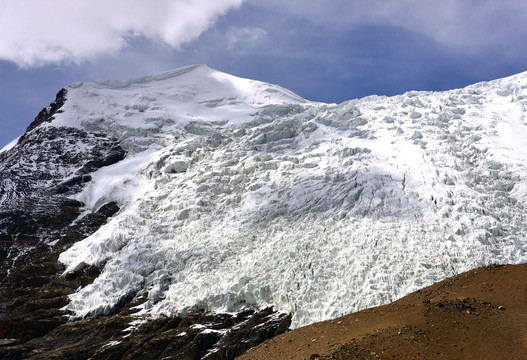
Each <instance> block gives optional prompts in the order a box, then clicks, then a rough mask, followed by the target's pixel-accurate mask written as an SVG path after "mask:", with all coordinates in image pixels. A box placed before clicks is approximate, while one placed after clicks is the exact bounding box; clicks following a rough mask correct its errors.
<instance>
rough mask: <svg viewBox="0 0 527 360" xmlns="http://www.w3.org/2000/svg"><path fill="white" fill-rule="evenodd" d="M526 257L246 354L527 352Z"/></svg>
mask: <svg viewBox="0 0 527 360" xmlns="http://www.w3.org/2000/svg"><path fill="white" fill-rule="evenodd" d="M526 278H527V264H522V265H514V266H512V265H507V266H488V267H484V268H480V269H476V270H472V271H469V272H466V273H463V274H460V275H457V276H455V277H452V278H449V279H447V280H444V281H441V282H439V283H437V284H434V285H432V286H429V287H427V288H424V289H422V290H419V291H416V292H414V293H412V294H410V295H408V296H405V297H404V298H402V299H400V300H398V301H395V302H393V303H391V304H389V305H385V306H381V307H376V308H371V309H366V310H363V311H360V312H357V313H354V314H350V315H347V316H343V317H341V318H338V319H334V320H329V321H324V322H320V323H316V324H313V325H310V326H306V327H303V328H299V329H296V330H294V331H290V332H288V333H285V334H283V335H280V336H277V337H275V338H273V339H271V340H268V341H266V342H264V343H263V344H261V345H259V346H258V347H256V348H253V349H251V350H249V351H247V353H245V354H244V355H242V356H241V357H239V359H240V360H249V359H252V360H255V359H258V360H263V359H273V360H274V359H325V360H329V359H335V360H336V359H398V360H400V359H449V360H453V359H478V360H485V359H489V360H490V359H509V360H510V359H527V282H526V281H525V279H526Z"/></svg>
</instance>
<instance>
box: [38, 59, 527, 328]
mask: <svg viewBox="0 0 527 360" xmlns="http://www.w3.org/2000/svg"><path fill="white" fill-rule="evenodd" d="M526 108H527V73H523V74H519V75H516V76H513V77H509V78H505V79H501V80H497V81H493V82H489V83H480V84H475V85H473V86H469V87H467V88H464V89H460V90H453V91H447V92H441V93H435V92H410V93H406V94H403V95H400V96H395V97H377V96H371V97H367V98H364V99H359V100H351V101H348V102H344V103H342V104H338V105H336V104H323V103H314V102H308V101H306V100H304V99H302V98H300V97H298V96H297V95H295V94H293V93H291V92H289V91H287V90H285V89H283V88H280V87H278V86H274V85H270V84H266V83H261V82H258V81H251V80H246V79H240V78H236V77H234V76H231V75H227V74H224V73H221V72H218V71H215V70H212V69H209V68H208V67H206V66H191V67H186V68H182V69H178V70H175V71H172V72H169V73H165V74H160V75H156V76H151V77H145V78H140V79H135V80H130V81H97V82H89V83H88V82H86V83H76V84H72V85H70V86H69V87H68V88H67V101H66V103H65V105H64V106H63V107H62V110H63V112H62V113H60V114H57V115H56V116H55V119H54V120H53V121H52V122H50V123H48V124H45V125H44V126H50V127H53V126H72V127H78V128H83V129H88V130H97V131H101V132H104V133H107V134H109V135H111V136H114V137H116V138H118V139H119V140H120V141H121V146H123V147H124V148H125V149H126V150H127V151H128V156H127V158H126V159H125V160H123V161H120V162H118V163H116V164H114V165H111V166H107V167H104V168H101V169H99V170H98V171H97V172H96V173H94V174H93V176H92V180H91V182H90V183H89V184H88V185H87V186H86V187H85V189H84V190H83V191H82V193H80V194H79V195H76V199H78V200H81V201H82V202H84V203H85V204H86V212H90V211H96V210H97V209H98V208H99V207H100V206H102V205H103V204H105V203H107V202H109V201H117V202H118V204H119V206H120V207H121V211H120V212H119V213H118V214H117V215H115V216H114V217H113V218H112V219H111V220H110V221H109V222H108V224H106V225H104V226H103V227H101V228H100V229H99V231H97V232H96V233H94V234H93V235H92V236H90V237H88V238H86V239H85V240H83V241H81V242H79V243H77V244H76V245H74V246H73V247H72V248H70V249H69V250H67V251H66V252H64V253H63V254H62V255H61V256H60V261H61V262H63V263H64V264H66V266H67V270H66V271H67V272H74V271H77V270H79V269H81V268H82V267H83V266H85V265H86V264H90V265H98V266H100V267H102V268H103V271H102V273H101V275H100V276H99V277H98V278H97V279H96V280H95V281H94V283H93V284H91V285H88V286H86V287H84V288H82V289H80V290H79V291H78V292H77V293H75V294H73V295H71V296H70V300H71V302H70V304H69V305H68V306H67V310H69V311H71V312H72V314H73V317H74V318H79V317H83V316H87V315H96V314H104V313H109V312H111V311H112V309H113V308H114V307H115V306H116V304H118V303H119V302H120V301H122V300H124V299H131V298H133V297H134V296H135V295H137V294H140V293H142V292H143V291H144V290H147V291H148V299H149V301H147V302H146V303H145V304H143V307H144V309H143V310H144V311H143V312H141V313H142V314H145V315H152V316H157V315H162V314H165V315H173V314H181V313H185V312H188V311H190V310H196V309H209V310H216V311H237V310H239V309H242V308H244V307H247V306H249V307H251V306H254V307H259V308H260V307H263V306H267V305H269V304H271V305H273V306H274V307H275V308H277V309H279V310H283V311H287V312H292V313H293V314H294V316H293V325H294V326H300V325H305V324H308V323H312V322H314V321H318V320H323V319H328V318H331V317H335V316H337V315H341V314H344V313H348V312H350V311H354V310H358V309H362V308H365V307H369V306H374V305H379V304H383V303H386V302H389V301H392V300H395V299H397V298H399V297H401V296H403V295H405V294H407V293H409V292H411V291H413V290H415V289H417V288H420V287H422V286H425V285H428V284H431V283H432V282H435V281H438V280H440V279H443V278H445V277H447V276H451V275H453V274H456V273H459V272H462V271H465V270H468V269H470V268H474V267H476V266H480V265H484V264H489V263H519V262H524V261H526V260H527V252H526V250H527V243H526V241H525V237H526V236H525V235H526V232H527V231H526V230H527V225H526V223H525V219H524V217H525V215H526V211H525V209H524V206H523V204H524V202H525V200H527V181H526V175H525V174H526V165H527V125H526V118H525V111H526Z"/></svg>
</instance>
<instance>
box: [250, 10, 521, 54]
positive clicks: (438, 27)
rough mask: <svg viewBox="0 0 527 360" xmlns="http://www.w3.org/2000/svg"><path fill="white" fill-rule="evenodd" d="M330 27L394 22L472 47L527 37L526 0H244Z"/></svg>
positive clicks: (464, 47)
mask: <svg viewBox="0 0 527 360" xmlns="http://www.w3.org/2000/svg"><path fill="white" fill-rule="evenodd" d="M247 1H249V2H251V3H252V4H253V5H255V6H267V7H270V8H273V9H278V8H280V9H281V10H283V11H286V12H288V13H290V14H294V15H297V16H301V17H305V18H308V19H309V20H310V21H313V22H315V23H318V24H324V25H327V26H329V27H333V28H334V27H337V26H338V27H344V28H346V27H347V28H349V27H354V26H360V25H389V26H397V27H401V28H404V29H407V30H410V31H414V32H416V33H420V34H423V35H426V36H428V37H430V38H431V39H433V40H434V41H437V42H439V43H442V44H445V45H448V46H451V47H454V48H457V49H460V50H463V51H473V50H476V51H478V50H481V49H485V48H487V49H488V48H493V47H495V46H496V45H499V44H504V43H507V42H508V41H510V39H521V38H525V37H527V27H526V26H525V19H527V1H525V0H503V1H496V0H441V1H437V0H354V1H349V0H331V1H328V0H310V1H305V0H289V1H282V0H247Z"/></svg>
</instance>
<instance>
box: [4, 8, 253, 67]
mask: <svg viewBox="0 0 527 360" xmlns="http://www.w3.org/2000/svg"><path fill="white" fill-rule="evenodd" d="M242 1H243V0H155V1H147V0H46V1H42V0H16V1H13V0H0V59H1V60H7V61H12V62H15V63H17V64H18V65H19V66H21V67H26V68H27V67H37V66H42V65H46V64H51V63H60V62H79V61H82V60H85V59H92V58H94V57H96V56H98V55H101V54H115V53H118V52H119V50H120V49H122V48H123V47H124V46H126V45H127V42H128V40H129V39H130V38H133V37H146V38H149V39H151V40H154V41H157V42H160V43H164V44H167V45H168V46H171V47H173V48H177V47H179V46H180V45H182V44H184V43H186V42H189V41H191V40H194V39H196V38H197V37H198V36H199V35H200V34H201V33H202V32H203V31H205V30H206V29H207V28H208V27H210V26H211V25H212V24H213V23H214V21H215V20H216V19H217V18H218V17H219V16H221V15H223V14H225V13H226V12H227V11H229V10H230V9H232V8H235V7H237V6H239V5H241V3H242Z"/></svg>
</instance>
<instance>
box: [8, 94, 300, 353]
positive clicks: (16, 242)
mask: <svg viewBox="0 0 527 360" xmlns="http://www.w3.org/2000/svg"><path fill="white" fill-rule="evenodd" d="M66 95H67V91H66V90H64V89H63V90H61V91H60V92H59V93H58V94H57V98H56V100H55V101H54V102H53V103H51V104H50V105H49V106H48V107H46V108H45V109H43V110H42V111H41V112H40V113H39V114H38V116H37V117H36V118H35V121H33V123H31V125H30V126H29V127H28V129H27V131H26V133H25V134H24V135H23V136H22V137H21V138H20V139H19V141H18V144H17V145H16V146H15V147H13V148H12V149H10V150H8V151H4V152H2V153H0V358H1V359H23V358H31V359H61V360H64V359H88V358H91V359H143V358H144V359H162V358H163V359H166V358H172V359H233V358H234V357H236V356H238V355H240V354H241V353H242V352H244V351H246V350H247V349H249V348H250V347H253V346H255V345H257V344H259V343H261V342H262V341H264V340H266V339H268V338H270V337H273V336H275V335H278V334H280V333H283V332H285V331H287V330H288V328H289V326H290V323H291V316H290V315H288V314H284V313H277V312H274V311H273V310H272V309H265V310H261V311H254V310H247V311H245V312H242V313H239V314H237V315H232V314H213V313H204V312H202V313H196V314H190V315H189V316H188V317H186V318H159V319H153V320H152V319H149V320H147V319H142V322H141V323H140V325H133V326H131V324H132V323H133V322H134V321H137V320H138V319H139V320H141V318H139V317H137V316H134V309H133V306H136V305H139V304H141V303H142V302H143V301H145V299H146V295H147V294H140V295H138V296H136V297H135V299H129V303H128V304H126V303H125V304H123V306H121V307H120V308H119V309H118V310H116V311H115V313H114V314H111V315H110V316H101V317H95V318H87V319H82V320H79V321H71V322H68V321H67V319H68V318H67V316H66V315H67V314H66V313H65V312H64V311H63V310H61V309H62V308H63V307H64V306H65V305H67V304H68V295H69V294H71V293H73V292H75V291H76V290H77V289H78V288H79V287H84V286H86V285H88V284H90V283H91V282H93V280H94V279H95V278H96V277H97V276H98V275H99V273H100V269H98V268H95V267H92V266H86V267H84V268H83V269H81V270H79V271H77V272H75V273H70V274H67V275H65V276H62V275H61V274H62V273H63V271H64V267H63V266H62V265H61V264H60V263H58V257H59V254H60V253H61V252H63V251H64V250H65V249H67V248H68V247H70V246H71V245H73V244H74V243H75V242H77V241H80V240H82V239H84V238H85V237H87V236H89V235H91V234H92V233H94V232H95V231H96V230H97V229H98V228H99V227H100V226H101V225H103V224H104V223H106V221H107V219H108V218H109V217H111V216H113V215H114V214H115V213H117V212H118V211H119V207H118V205H117V204H116V203H107V204H105V205H103V206H102V207H100V208H99V209H98V210H97V211H96V212H94V213H89V214H88V215H85V209H84V208H83V207H84V204H82V203H81V202H79V201H77V200H73V199H72V198H71V196H72V195H74V194H75V193H77V192H79V191H81V190H82V188H83V186H84V185H85V184H87V183H89V182H90V181H91V175H90V174H91V173H92V172H94V171H96V170H97V169H99V168H101V167H103V166H109V165H112V164H114V163H116V162H118V161H120V160H122V159H124V158H125V156H126V152H125V151H124V149H123V148H122V147H121V146H120V144H119V141H118V140H117V139H114V138H111V137H109V136H107V135H106V134H102V133H95V132H88V131H84V130H81V129H77V128H71V127H53V126H48V123H52V121H53V115H54V114H56V113H58V112H61V111H62V110H61V107H62V106H63V105H64V103H65V101H66ZM135 311H136V310H135Z"/></svg>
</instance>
